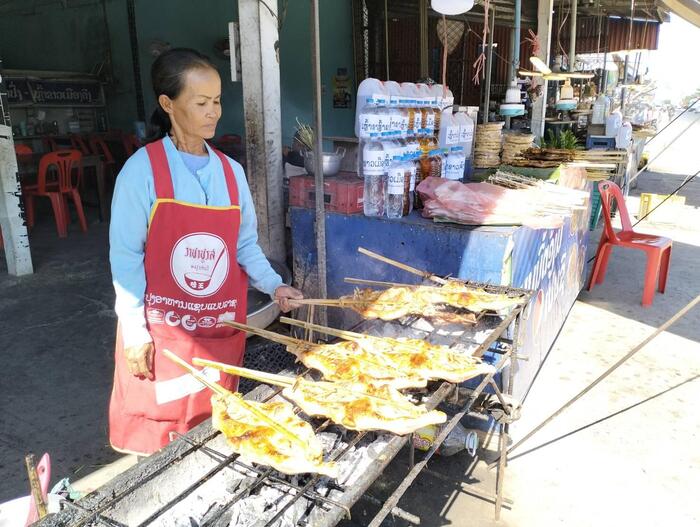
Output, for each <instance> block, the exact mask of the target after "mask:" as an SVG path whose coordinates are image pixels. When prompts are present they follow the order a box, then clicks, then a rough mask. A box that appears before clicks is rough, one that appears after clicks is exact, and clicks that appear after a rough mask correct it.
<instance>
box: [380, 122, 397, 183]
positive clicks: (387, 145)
mask: <svg viewBox="0 0 700 527" xmlns="http://www.w3.org/2000/svg"><path fill="white" fill-rule="evenodd" d="M380 141H381V142H382V149H383V150H384V165H383V168H384V173H386V171H387V170H389V165H390V164H391V160H392V158H393V157H394V151H395V150H396V145H394V141H393V139H392V133H391V132H382V133H381V134H380Z"/></svg>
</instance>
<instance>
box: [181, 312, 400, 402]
mask: <svg viewBox="0 0 700 527" xmlns="http://www.w3.org/2000/svg"><path fill="white" fill-rule="evenodd" d="M312 325H315V324H312ZM319 327H323V326H319ZM192 362H193V363H194V364H196V365H197V366H209V367H210V368H215V369H217V370H221V371H223V372H225V373H230V374H233V375H238V376H239V377H245V378H246V379H253V380H254V381H258V382H264V383H267V384H272V385H274V386H280V387H283V388H290V387H293V386H296V384H297V383H298V382H306V383H308V384H311V385H313V386H315V387H317V388H321V389H322V390H326V391H329V392H334V391H337V390H341V391H344V392H348V393H353V394H357V395H361V396H364V397H369V398H371V399H376V400H378V401H381V402H384V403H390V404H394V405H401V403H399V402H397V401H393V400H391V399H387V398H385V397H379V396H377V395H372V394H369V393H366V392H364V391H362V390H353V389H352V388H349V387H347V386H343V385H341V384H338V383H337V382H328V381H319V382H317V381H310V380H307V379H304V378H303V377H297V378H296V379H292V378H290V377H285V376H284V375H275V374H273V373H267V372H264V371H258V370H251V369H248V368H242V367H240V366H233V365H232V364H224V363H222V362H215V361H211V360H207V359H200V358H194V359H192ZM407 402H408V401H407Z"/></svg>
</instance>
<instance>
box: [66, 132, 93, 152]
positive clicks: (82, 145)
mask: <svg viewBox="0 0 700 527" xmlns="http://www.w3.org/2000/svg"><path fill="white" fill-rule="evenodd" d="M70 144H71V148H72V149H73V150H79V151H80V153H81V154H83V155H84V156H89V155H90V154H91V153H92V152H91V151H90V147H89V146H88V144H87V143H86V142H85V139H84V138H83V137H82V136H80V135H78V134H71V136H70Z"/></svg>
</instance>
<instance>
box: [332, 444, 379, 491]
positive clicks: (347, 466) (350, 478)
mask: <svg viewBox="0 0 700 527" xmlns="http://www.w3.org/2000/svg"><path fill="white" fill-rule="evenodd" d="M391 437H392V436H390V435H380V436H379V437H378V438H377V439H376V440H375V441H374V442H372V443H370V444H366V445H362V446H359V447H357V448H355V449H354V450H351V451H350V452H348V453H347V454H345V455H344V456H343V457H342V458H340V459H339V460H338V465H339V467H340V476H339V477H338V483H339V484H341V485H343V486H346V487H349V486H351V485H353V484H354V483H355V482H356V481H357V480H358V479H359V478H360V476H362V474H364V472H365V471H366V470H367V468H368V467H369V466H370V465H371V464H372V463H374V462H375V461H376V460H377V458H378V457H379V455H380V454H381V452H382V450H384V448H385V447H386V445H387V443H389V441H390V440H391Z"/></svg>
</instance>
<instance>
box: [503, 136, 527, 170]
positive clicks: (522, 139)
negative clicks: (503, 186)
mask: <svg viewBox="0 0 700 527" xmlns="http://www.w3.org/2000/svg"><path fill="white" fill-rule="evenodd" d="M534 140H535V136H534V135H532V134H520V133H508V134H503V155H502V157H503V162H504V163H507V164H510V163H511V162H513V161H514V160H515V159H516V158H518V157H520V154H521V153H522V152H524V151H525V150H527V149H528V148H530V147H531V146H532V142H533V141H534Z"/></svg>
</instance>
